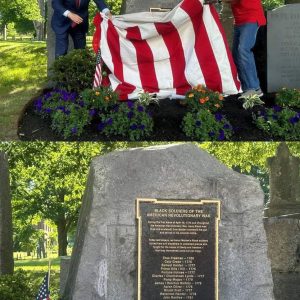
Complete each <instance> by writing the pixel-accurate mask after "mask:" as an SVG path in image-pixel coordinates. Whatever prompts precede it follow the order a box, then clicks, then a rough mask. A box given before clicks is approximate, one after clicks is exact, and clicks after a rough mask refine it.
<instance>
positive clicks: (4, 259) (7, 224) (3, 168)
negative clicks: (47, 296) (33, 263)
mask: <svg viewBox="0 0 300 300" xmlns="http://www.w3.org/2000/svg"><path fill="white" fill-rule="evenodd" d="M0 254H1V255H0V275H5V274H13V272H14V259H13V227H12V208H11V196H10V185H9V171H8V161H7V157H6V155H5V154H4V153H1V152H0Z"/></svg>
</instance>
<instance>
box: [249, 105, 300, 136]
mask: <svg viewBox="0 0 300 300" xmlns="http://www.w3.org/2000/svg"><path fill="white" fill-rule="evenodd" d="M253 118H254V122H255V123H256V125H257V126H258V128H260V129H262V130H263V131H265V132H267V133H268V134H270V135H272V136H273V137H279V138H284V139H285V140H298V139H299V138H300V113H298V112H296V111H294V110H292V109H290V108H283V107H281V106H278V105H276V106H274V107H272V108H267V109H263V110H261V111H259V112H258V113H257V115H253Z"/></svg>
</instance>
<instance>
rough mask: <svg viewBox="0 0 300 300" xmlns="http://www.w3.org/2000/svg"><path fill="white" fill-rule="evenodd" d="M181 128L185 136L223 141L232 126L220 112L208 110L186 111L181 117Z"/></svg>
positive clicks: (229, 135) (200, 139)
mask: <svg viewBox="0 0 300 300" xmlns="http://www.w3.org/2000/svg"><path fill="white" fill-rule="evenodd" d="M182 128H183V132H184V133H185V134H186V136H188V137H190V138H191V139H194V140H198V141H202V140H213V141H215V140H219V141H223V140H226V139H229V138H230V137H231V135H232V133H233V128H232V126H231V125H230V123H229V122H228V121H227V120H226V118H225V117H224V116H223V115H222V114H220V113H216V114H213V113H211V112H210V111H208V110H200V111H198V112H189V113H187V114H186V115H185V116H184V118H183V122H182Z"/></svg>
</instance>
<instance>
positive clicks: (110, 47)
mask: <svg viewBox="0 0 300 300" xmlns="http://www.w3.org/2000/svg"><path fill="white" fill-rule="evenodd" d="M97 18H98V22H95V24H96V33H95V36H94V49H95V50H97V49H99V48H100V49H101V53H102V59H103V61H104V63H105V64H106V65H107V67H108V68H109V70H110V71H111V74H110V75H109V79H110V82H111V85H112V88H113V90H115V91H117V92H118V93H119V94H120V97H121V99H123V100H125V99H133V98H137V96H138V93H139V92H140V91H141V90H145V91H148V92H150V93H156V94H157V95H158V97H160V98H167V97H170V98H176V97H180V96H183V95H184V94H185V93H186V92H187V90H189V89H190V88H191V87H193V86H196V85H198V84H203V85H205V86H207V87H208V88H210V89H212V90H215V91H219V92H221V93H224V94H226V95H231V94H237V93H238V92H239V91H240V82H239V80H238V75H237V71H236V67H235V65H234V63H233V59H232V56H231V53H230V50H229V48H228V44H227V41H226V38H225V34H224V31H223V28H222V25H221V23H220V20H219V17H218V14H217V12H216V10H215V8H214V7H213V6H212V5H203V0H184V1H182V2H181V3H179V4H178V5H177V6H176V7H175V8H174V9H173V10H172V11H170V12H168V13H150V12H142V13H136V14H128V15H121V16H116V17H114V19H113V21H111V20H109V19H108V18H107V17H104V16H103V19H101V20H100V18H99V16H97V17H96V19H97Z"/></svg>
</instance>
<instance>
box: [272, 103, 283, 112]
mask: <svg viewBox="0 0 300 300" xmlns="http://www.w3.org/2000/svg"><path fill="white" fill-rule="evenodd" d="M273 110H274V111H275V112H281V111H282V107H281V106H279V105H274V106H273Z"/></svg>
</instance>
